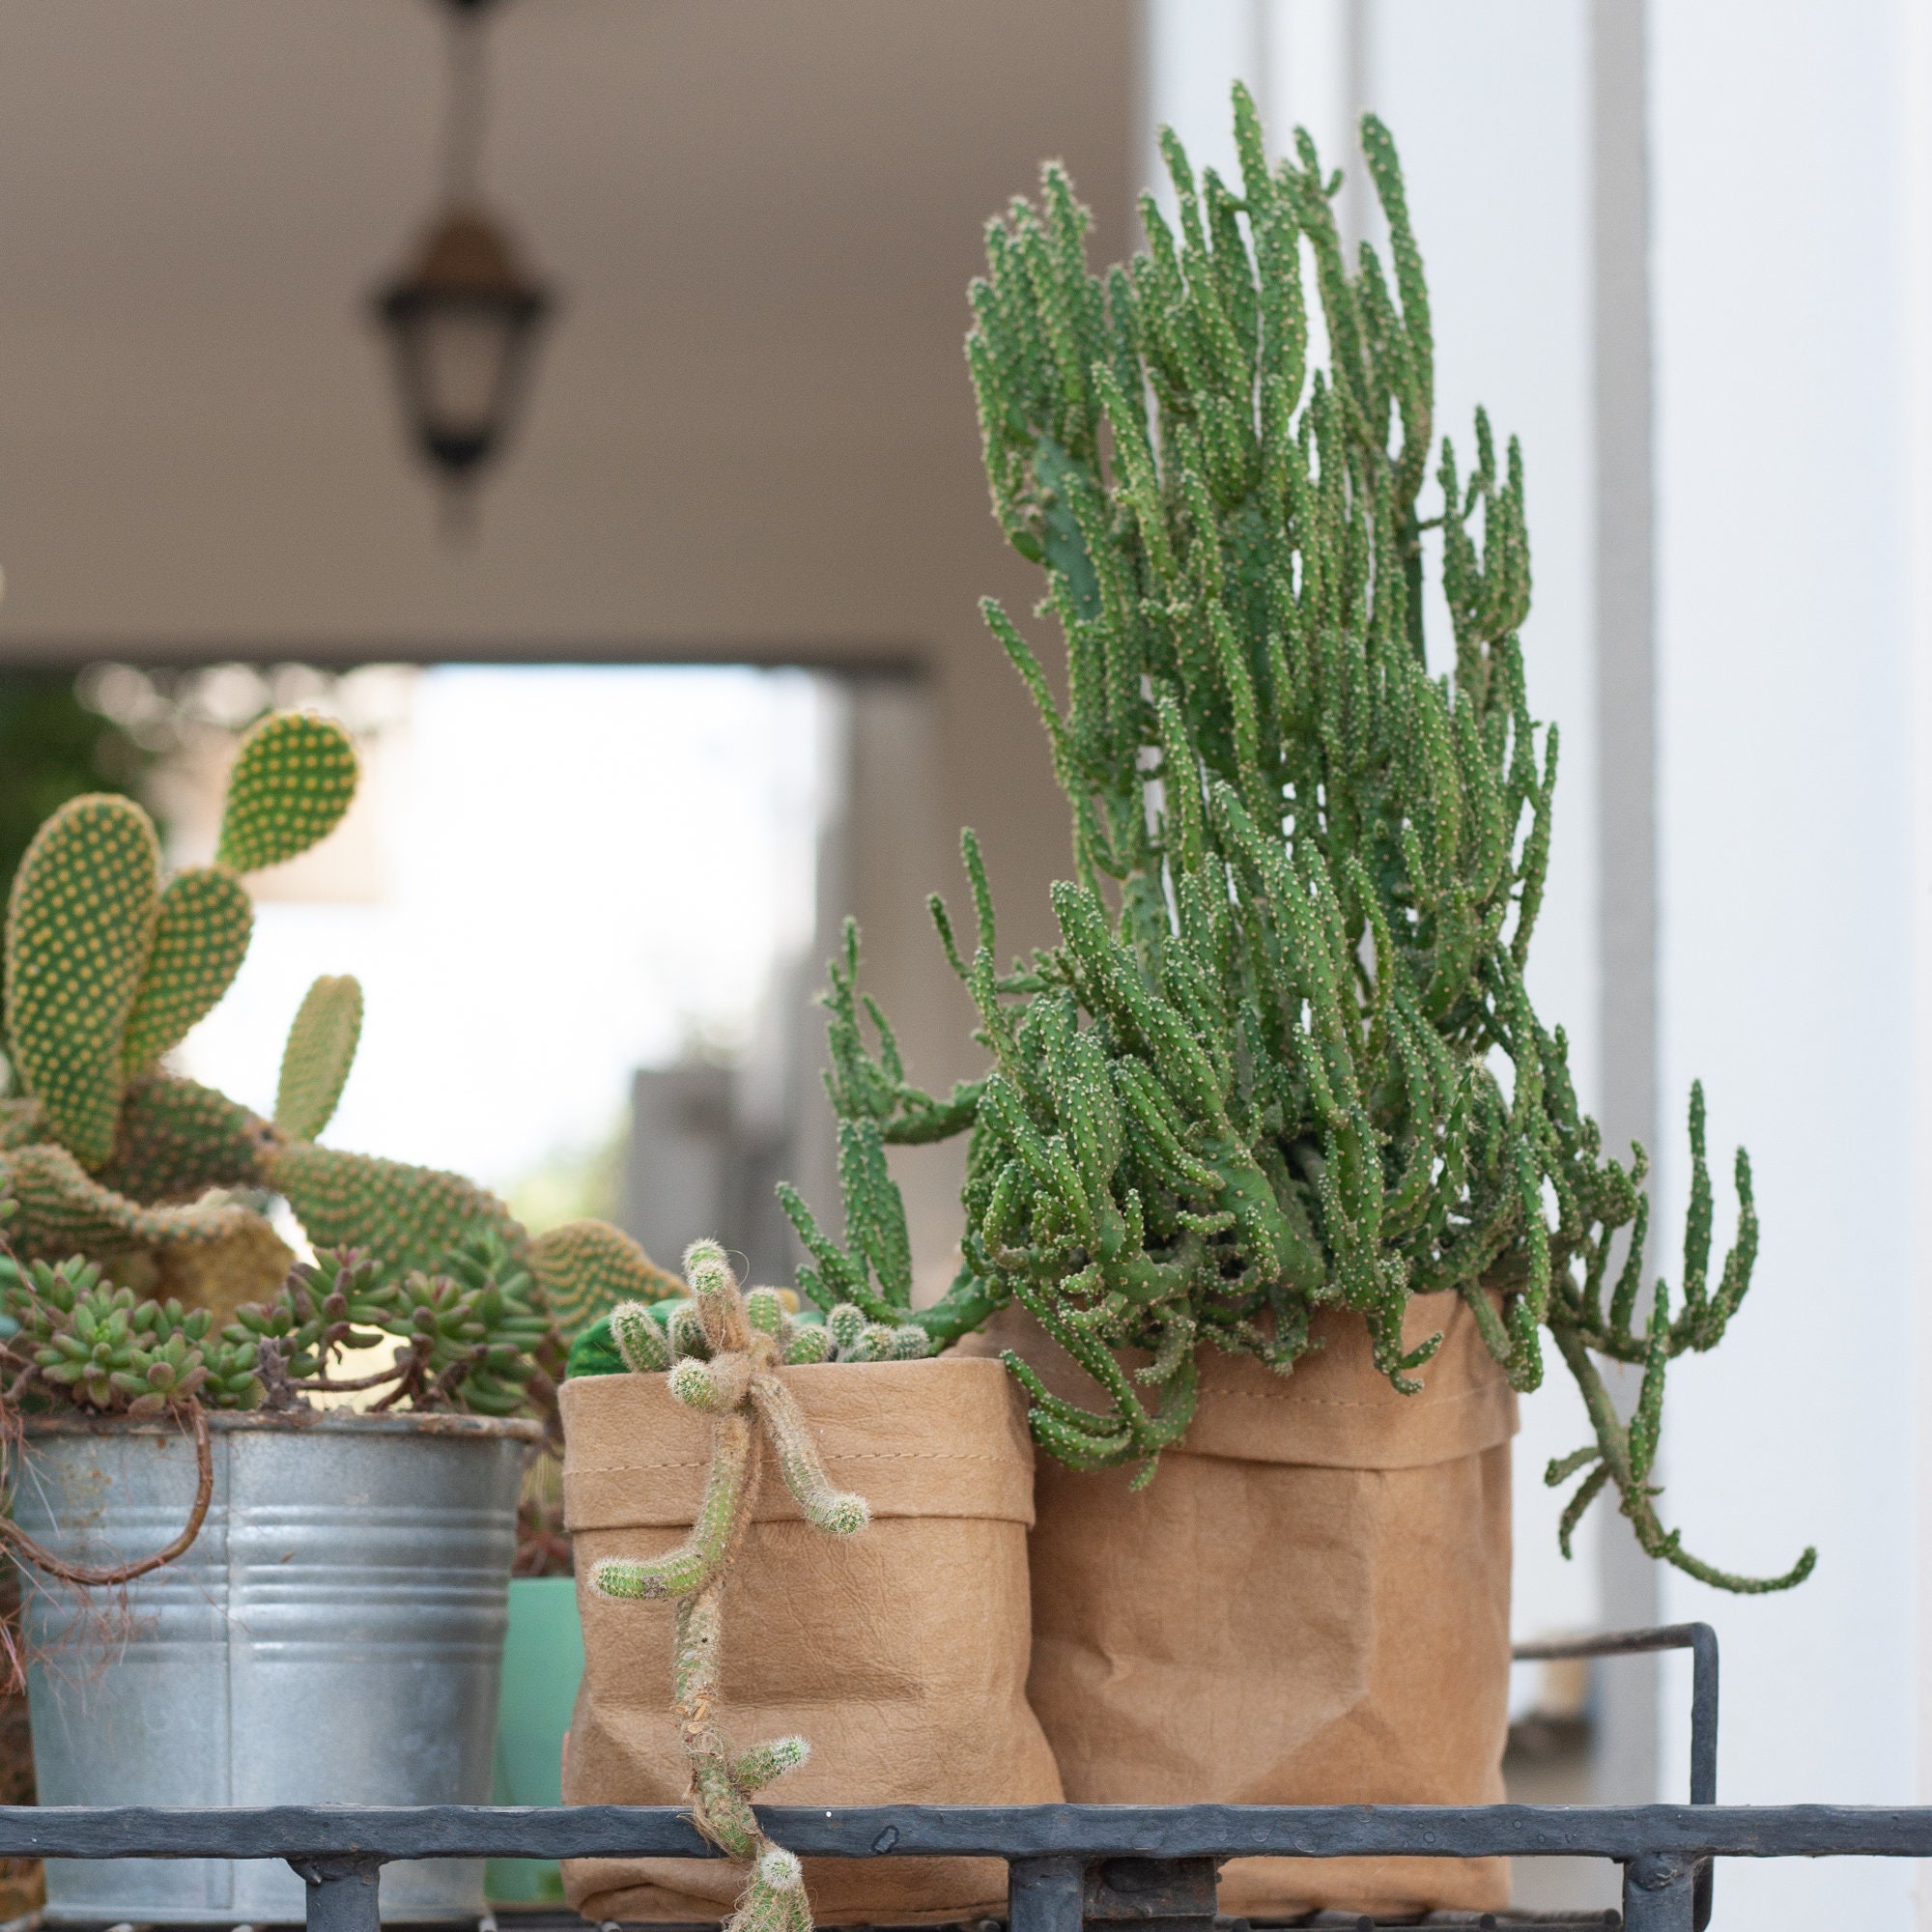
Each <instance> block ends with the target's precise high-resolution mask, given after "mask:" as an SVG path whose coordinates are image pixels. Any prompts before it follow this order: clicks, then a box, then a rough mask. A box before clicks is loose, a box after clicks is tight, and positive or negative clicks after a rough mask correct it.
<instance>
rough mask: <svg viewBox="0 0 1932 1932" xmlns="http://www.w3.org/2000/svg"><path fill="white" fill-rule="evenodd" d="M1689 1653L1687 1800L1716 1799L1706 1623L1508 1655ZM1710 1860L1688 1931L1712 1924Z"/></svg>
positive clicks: (1712, 1665) (1547, 1658) (1524, 1659)
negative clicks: (1666, 1651)
mask: <svg viewBox="0 0 1932 1932" xmlns="http://www.w3.org/2000/svg"><path fill="white" fill-rule="evenodd" d="M1659 1650H1688V1651H1689V1652H1690V1802H1691V1804H1716V1803H1717V1802H1718V1633H1717V1632H1716V1631H1714V1630H1713V1629H1712V1628H1711V1626H1710V1625H1709V1624H1659V1625H1656V1626H1653V1627H1652V1628H1650V1629H1647V1630H1625V1631H1599V1632H1598V1633H1597V1634H1596V1635H1595V1636H1579V1637H1561V1638H1557V1639H1554V1640H1552V1641H1550V1642H1548V1643H1520V1644H1518V1645H1517V1647H1516V1648H1515V1650H1514V1651H1512V1652H1511V1653H1510V1655H1511V1656H1512V1657H1514V1658H1515V1659H1516V1661H1517V1662H1519V1663H1532V1662H1558V1661H1560V1660H1562V1659H1566V1658H1592V1659H1594V1658H1599V1657H1635V1656H1640V1655H1641V1654H1642V1653H1644V1652H1646V1651H1659ZM1712 1884H1713V1880H1712V1873H1711V1861H1710V1860H1709V1859H1706V1860H1705V1861H1703V1862H1702V1863H1701V1864H1700V1865H1699V1866H1698V1867H1697V1872H1696V1877H1695V1879H1694V1881H1693V1883H1692V1887H1691V1894H1692V1905H1691V1916H1690V1924H1691V1932H1704V1928H1705V1927H1706V1926H1707V1925H1709V1924H1710V1922H1711V1895H1712Z"/></svg>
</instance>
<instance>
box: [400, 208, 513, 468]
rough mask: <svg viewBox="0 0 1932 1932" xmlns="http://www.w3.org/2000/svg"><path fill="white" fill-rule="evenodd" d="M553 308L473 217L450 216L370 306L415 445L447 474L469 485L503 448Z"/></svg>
mask: <svg viewBox="0 0 1932 1932" xmlns="http://www.w3.org/2000/svg"><path fill="white" fill-rule="evenodd" d="M550 305H551V301H550V296H549V294H548V293H547V292H546V290H545V289H544V288H543V287H542V285H541V284H539V283H537V282H534V281H532V280H531V279H529V277H528V276H526V274H525V273H523V271H522V270H520V269H519V268H518V266H517V263H516V260H515V258H514V257H513V256H512V254H511V253H510V248H509V244H508V242H507V241H505V240H504V238H503V236H502V234H501V233H500V232H499V231H498V230H497V227H496V226H495V225H494V224H493V223H491V222H490V221H489V220H488V219H487V218H485V217H484V216H483V215H482V214H480V213H476V212H474V211H473V210H459V211H457V212H455V213H450V214H449V215H447V216H446V217H445V218H444V219H443V220H442V222H441V223H440V225H439V226H437V227H436V228H435V229H434V230H432V232H431V233H430V235H429V237H428V239H427V241H425V243H424V246H423V250H422V254H421V256H420V257H419V258H418V260H417V262H416V264H415V266H414V268H412V270H410V271H409V272H408V273H407V274H406V275H404V276H403V277H402V278H401V279H400V280H399V281H396V282H394V283H392V284H391V285H390V286H389V287H388V288H386V289H384V291H383V292H382V294H381V295H380V296H379V297H378V298H377V308H378V311H379V313H380V314H381V316H382V318H383V321H384V324H386V326H387V327H388V330H389V340H390V343H391V346H392V348H393V350H394V352H395V366H396V380H397V384H398V387H399V389H400V392H401V395H402V402H403V412H404V415H405V417H406V419H407V421H408V423H409V427H410V431H411V435H412V440H414V442H415V443H416V446H417V447H418V448H419V449H421V451H422V452H423V454H424V455H425V456H427V457H428V458H429V460H430V461H431V462H432V463H434V464H435V465H436V466H437V467H438V468H439V469H441V470H442V471H444V472H445V473H446V474H447V475H449V476H451V477H467V476H468V475H469V472H470V471H472V470H473V469H476V467H477V466H478V465H479V464H481V463H484V462H486V461H487V460H488V459H489V458H490V457H492V456H494V455H496V454H497V452H498V451H499V450H500V449H501V448H502V447H503V445H504V443H505V442H506V441H507V440H508V438H509V435H510V432H511V430H512V428H513V427H514V426H515V422H516V417H517V412H518V407H519V405H520V403H521V402H522V400H523V393H524V388H525V383H526V377H527V374H528V370H529V362H530V352H531V350H532V349H533V347H534V346H535V339H536V334H537V330H538V327H539V326H540V325H541V324H542V322H543V319H544V316H545V314H546V312H547V311H548V309H549V308H550Z"/></svg>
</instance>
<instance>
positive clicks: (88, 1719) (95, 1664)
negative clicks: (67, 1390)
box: [14, 1413, 538, 1925]
mask: <svg viewBox="0 0 1932 1932" xmlns="http://www.w3.org/2000/svg"><path fill="white" fill-rule="evenodd" d="M209 1421H210V1426H211V1433H212V1439H213V1454H214V1498H213V1506H212V1507H211V1508H210V1510H209V1513H208V1520H207V1522H206V1524H205V1525H204V1526H203V1529H202V1532H201V1535H200V1536H199V1537H198V1538H197V1539H196V1540H195V1543H194V1546H193V1547H192V1548H190V1549H189V1550H188V1552H187V1553H186V1554H185V1556H183V1557H181V1558H180V1559H178V1560H177V1561H176V1562H174V1563H171V1564H169V1565H167V1566H166V1567H165V1568H163V1569H161V1570H157V1571H155V1572H153V1573H152V1574H150V1575H148V1576H146V1577H140V1578H139V1579H138V1580H136V1581H135V1582H133V1583H131V1584H129V1585H128V1586H127V1588H126V1589H125V1590H80V1589H76V1588H73V1587H71V1586H69V1585H66V1584H62V1583H58V1582H54V1581H51V1580H50V1579H48V1578H45V1577H41V1576H39V1575H37V1574H36V1573H35V1572H33V1571H31V1570H27V1571H24V1572H23V1594H24V1598H25V1634H26V1638H27V1644H28V1648H29V1653H30V1655H31V1657H32V1658H33V1660H34V1662H32V1663H31V1664H30V1666H29V1670H28V1680H27V1698H28V1709H29V1714H30V1717H31V1719H32V1722H33V1731H34V1766H35V1773H36V1776H37V1777H38V1778H39V1783H40V1801H41V1803H42V1804H487V1803H488V1802H489V1799H490V1774H491V1758H492V1748H493V1744H494V1740H495V1735H496V1726H497V1687H498V1681H499V1673H500V1670H501V1664H502V1654H503V1633H504V1629H505V1625H506V1622H507V1609H506V1599H505V1592H506V1587H507V1584H508V1581H509V1573H510V1559H511V1556H512V1554H513V1553H514V1550H515V1547H516V1510H517V1496H518V1491H519V1488H520V1484H521V1479H522V1470H523V1453H524V1449H525V1445H526V1443H527V1442H529V1441H531V1440H532V1439H534V1437H535V1436H536V1435H537V1434H538V1425H537V1424H535V1423H533V1422H522V1421H515V1422H498V1421H492V1420H488V1419H486V1418H482V1417H472V1416H359V1415H347V1414H339V1413H338V1414H331V1415H323V1416H303V1417H299V1418H290V1417H285V1416H266V1415H213V1416H211V1417H210V1418H209ZM194 1488H195V1457H194V1443H193V1440H192V1438H191V1437H190V1436H189V1435H187V1434H186V1433H185V1432H184V1431H183V1430H182V1429H180V1428H179V1427H178V1426H177V1425H175V1424H174V1423H172V1422H167V1421H160V1422H147V1423H128V1422H106V1421H83V1420H80V1419H77V1418H68V1417H59V1418H45V1419H39V1418H37V1419H35V1420H31V1421H29V1422H28V1424H27V1439H26V1443H25V1449H24V1455H23V1460H22V1464H21V1475H20V1481H19V1484H18V1487H17V1491H16V1493H15V1500H14V1520H16V1521H17V1522H18V1524H19V1526H20V1527H21V1528H22V1529H23V1530H25V1531H26V1533H27V1534H28V1535H29V1536H31V1537H33V1538H35V1539H36V1540H37V1541H39V1542H41V1543H43V1544H44V1545H45V1546H47V1548H50V1549H52V1550H53V1551H54V1552H55V1553H56V1554H57V1555H59V1556H61V1557H62V1558H64V1559H66V1560H68V1561H70V1562H74V1563H83V1564H111V1563H117V1562H127V1561H130V1560H132V1559H134V1558H137V1557H140V1556H144V1555H146V1554H147V1553H148V1552H149V1551H151V1550H154V1549H156V1548H160V1547H161V1546H162V1545H163V1544H165V1543H166V1542H167V1541H168V1540H169V1539H170V1538H171V1537H173V1536H174V1535H176V1534H177V1533H178V1532H179V1531H180V1529H181V1525H182V1523H183V1521H184V1520H185V1517H186V1514H187V1509H188V1505H189V1503H190V1501H191V1499H192V1497H193V1495H194ZM483 1903H484V1901H483V1866H482V1863H481V1861H476V1860H443V1861H436V1862H433V1863H430V1862H411V1863H405V1864H396V1865H391V1866H389V1867H388V1868H387V1870H386V1871H385V1872H384V1877H383V1916H384V1918H413V1919H431V1920H435V1919H450V1920H453V1919H461V1918H469V1919H474V1918H477V1917H478V1915H479V1914H480V1913H481V1912H482V1911H483ZM303 1907H304V1892H303V1887H302V1884H301V1881H300V1880H299V1879H298V1878H297V1877H296V1875H295V1874H294V1873H293V1872H292V1871H291V1870H290V1869H289V1868H288V1867H287V1866H286V1865H284V1864H280V1863H272V1862H268V1861H228V1860H220V1859H182V1860H143V1859H127V1860H108V1861H99V1862H91V1861H90V1862H80V1861H49V1862H48V1864H47V1910H46V1917H47V1918H48V1919H49V1920H50V1921H53V1922H55V1923H70V1924H71V1923H75V1922H86V1921H92V1922H94V1923H97V1924H99V1923H100V1922H102V1921H106V1922H110V1923H111V1922H115V1921H119V1920H129V1921H132V1922H133V1923H135V1924H163V1925H165V1924H184V1923H189V1922H200V1923H230V1924H239V1923H262V1922H264V1921H267V1922H271V1923H272V1922H290V1921H298V1920H299V1919H300V1918H302V1915H303Z"/></svg>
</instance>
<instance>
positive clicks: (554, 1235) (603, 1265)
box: [529, 1221, 684, 1335]
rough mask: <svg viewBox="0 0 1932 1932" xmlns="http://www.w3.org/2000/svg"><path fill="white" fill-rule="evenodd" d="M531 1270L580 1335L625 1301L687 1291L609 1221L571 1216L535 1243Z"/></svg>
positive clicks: (559, 1317) (570, 1331)
mask: <svg viewBox="0 0 1932 1932" xmlns="http://www.w3.org/2000/svg"><path fill="white" fill-rule="evenodd" d="M529 1268H530V1272H531V1273H532V1274H533V1275H535V1276H536V1278H537V1283H538V1285H539V1286H540V1287H541V1288H542V1290H543V1292H544V1296H545V1298H546V1299H547V1300H548V1301H549V1303H550V1311H551V1314H552V1316H553V1317H554V1320H555V1321H556V1325H557V1326H558V1327H559V1328H560V1329H561V1330H562V1331H563V1332H564V1334H566V1335H575V1334H577V1333H578V1332H579V1331H580V1330H582V1329H584V1328H587V1327H589V1325H590V1324H591V1322H593V1321H598V1320H599V1319H600V1318H602V1317H603V1316H606V1315H608V1314H610V1312H611V1309H613V1308H615V1307H616V1306H617V1304H618V1303H619V1302H623V1301H663V1300H666V1299H667V1298H668V1297H669V1296H670V1295H673V1294H682V1293H684V1283H683V1282H681V1281H680V1280H679V1279H678V1278H677V1276H676V1275H674V1274H671V1273H669V1272H668V1270H667V1269H664V1268H661V1267H659V1266H658V1264H657V1263H655V1262H654V1261H652V1260H651V1258H650V1257H649V1256H648V1255H647V1254H645V1253H644V1251H643V1249H642V1248H640V1247H639V1245H638V1244H637V1242H636V1241H634V1240H633V1239H632V1238H631V1237H630V1236H629V1235H627V1234H625V1233H624V1231H623V1230H622V1229H621V1228H613V1227H611V1224H610V1223H609V1222H608V1221H566V1222H565V1223H564V1224H563V1225H562V1227H560V1228H552V1229H550V1230H548V1231H547V1232H546V1233H544V1234H541V1235H539V1236H537V1237H536V1238H535V1239H534V1240H533V1241H532V1242H531V1243H530V1252H529Z"/></svg>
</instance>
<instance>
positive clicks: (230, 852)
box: [214, 711, 357, 872]
mask: <svg viewBox="0 0 1932 1932" xmlns="http://www.w3.org/2000/svg"><path fill="white" fill-rule="evenodd" d="M356 776H357V770H356V763H355V746H354V745H352V744H351V743H350V741H349V734H348V732H347V731H345V730H344V729H343V728H342V726H341V725H338V724H336V723H335V722H334V720H333V719H329V718H323V717H320V716H318V715H317V714H316V713H314V712H311V711H277V712H274V713H272V714H271V715H270V716H269V717H267V718H265V719H263V720H262V722H261V723H260V724H259V725H256V726H255V727H254V729H253V730H252V731H250V732H249V733H248V735H247V736H246V737H245V738H244V739H242V741H241V751H240V752H239V753H237V754H236V758H235V765H234V769H233V770H232V771H230V773H229V774H228V799H227V803H226V805H225V806H224V807H223V809H222V813H221V840H220V843H219V844H218V845H217V847H216V848H215V854H214V858H215V863H216V864H217V865H219V866H226V867H229V869H230V870H232V871H237V872H255V871H259V870H261V868H262V867H265V866H279V865H280V864H281V863H282V862H283V861H284V860H285V859H293V858H295V857H296V855H297V854H298V853H300V852H306V851H307V850H308V848H309V847H310V846H311V845H313V844H315V843H316V842H317V841H318V840H320V839H322V838H327V836H328V834H329V833H331V832H332V831H334V830H335V828H336V826H337V825H338V824H339V823H340V822H341V819H342V814H343V813H344V812H346V811H347V810H349V806H350V802H351V801H352V800H353V799H354V798H355V780H356Z"/></svg>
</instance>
